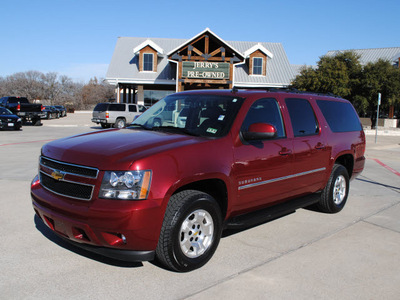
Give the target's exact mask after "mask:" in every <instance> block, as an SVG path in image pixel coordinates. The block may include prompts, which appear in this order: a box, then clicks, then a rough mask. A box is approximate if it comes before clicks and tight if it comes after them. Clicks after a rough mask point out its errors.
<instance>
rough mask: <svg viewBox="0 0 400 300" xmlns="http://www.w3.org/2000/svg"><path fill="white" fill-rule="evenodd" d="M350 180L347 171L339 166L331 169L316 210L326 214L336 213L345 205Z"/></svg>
mask: <svg viewBox="0 0 400 300" xmlns="http://www.w3.org/2000/svg"><path fill="white" fill-rule="evenodd" d="M349 187H350V180H349V174H348V172H347V169H346V168H345V167H344V166H342V165H339V164H335V165H334V166H333V168H332V173H331V176H330V177H329V180H328V183H327V184H326V186H325V188H324V190H323V191H322V194H321V200H320V201H319V203H318V208H319V209H320V210H321V211H323V212H327V213H337V212H339V211H341V210H342V209H343V207H344V205H345V204H346V201H347V196H348V195H349Z"/></svg>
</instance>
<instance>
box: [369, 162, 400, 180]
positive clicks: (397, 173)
mask: <svg viewBox="0 0 400 300" xmlns="http://www.w3.org/2000/svg"><path fill="white" fill-rule="evenodd" d="M372 160H374V161H375V162H377V163H378V164H380V165H381V166H382V167H384V168H385V169H387V170H389V171H390V172H392V173H393V174H396V175H397V176H400V172H397V171H396V170H395V169H393V168H391V167H389V166H388V165H386V164H384V163H383V162H381V161H380V160H379V159H376V158H373V159H372Z"/></svg>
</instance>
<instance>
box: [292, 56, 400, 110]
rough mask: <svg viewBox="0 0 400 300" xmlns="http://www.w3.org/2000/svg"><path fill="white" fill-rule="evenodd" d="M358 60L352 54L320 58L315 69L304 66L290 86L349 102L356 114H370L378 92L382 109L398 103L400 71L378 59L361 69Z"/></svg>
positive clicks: (373, 108) (374, 107) (357, 57)
mask: <svg viewBox="0 0 400 300" xmlns="http://www.w3.org/2000/svg"><path fill="white" fill-rule="evenodd" d="M359 59H360V57H359V56H358V55H356V54H355V53H354V52H352V51H346V52H341V53H339V54H337V55H336V56H332V57H331V56H329V57H328V56H323V57H321V58H320V60H319V61H318V63H317V68H311V67H308V68H307V67H304V68H303V69H302V70H301V72H300V75H298V76H297V77H296V78H295V79H294V81H293V83H292V86H293V87H294V88H297V89H299V90H306V91H311V92H323V93H333V94H335V95H338V96H341V97H343V98H346V99H348V100H350V101H351V102H352V103H353V105H354V107H355V108H356V110H357V111H358V112H359V113H364V114H366V113H368V114H371V113H373V112H374V111H375V109H376V102H377V99H378V93H381V94H382V99H386V102H383V106H382V108H383V109H384V110H388V108H389V106H390V105H395V104H398V103H399V101H400V100H399V97H400V69H398V68H395V67H393V66H392V64H391V63H390V62H389V61H384V60H378V61H377V62H375V63H368V64H367V65H365V66H364V67H363V66H362V65H361V63H360V61H359Z"/></svg>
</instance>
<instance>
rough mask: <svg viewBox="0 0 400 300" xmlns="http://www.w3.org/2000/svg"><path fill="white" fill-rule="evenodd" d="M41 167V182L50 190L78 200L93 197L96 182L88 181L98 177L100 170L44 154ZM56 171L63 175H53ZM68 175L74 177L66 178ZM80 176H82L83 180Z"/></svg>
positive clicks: (41, 158)
mask: <svg viewBox="0 0 400 300" xmlns="http://www.w3.org/2000/svg"><path fill="white" fill-rule="evenodd" d="M39 169H40V172H39V176H40V183H41V185H42V186H43V187H44V188H45V189H47V190H48V191H50V192H53V193H55V194H57V195H61V196H64V197H69V198H73V199H78V200H85V201H89V200H91V199H92V196H93V190H94V184H88V183H87V182H88V180H89V181H92V182H93V180H90V179H96V178H97V175H98V172H99V171H98V170H97V169H95V168H91V167H86V166H79V165H74V164H69V163H64V162H61V161H56V160H53V159H49V158H46V157H43V156H42V157H40V166H39ZM49 171H50V172H49ZM55 173H56V174H57V175H60V174H61V176H60V177H56V176H53V174H55ZM68 175H73V176H72V178H73V179H69V180H66V179H65V177H66V176H68ZM70 177H71V176H70ZM79 178H82V181H80V180H79Z"/></svg>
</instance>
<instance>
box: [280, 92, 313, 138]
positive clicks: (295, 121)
mask: <svg viewBox="0 0 400 300" xmlns="http://www.w3.org/2000/svg"><path fill="white" fill-rule="evenodd" d="M286 106H287V108H288V111H289V115H290V120H291V121H292V127H293V133H294V136H295V137H297V136H305V135H313V134H318V132H319V125H318V122H317V118H316V117H315V114H314V110H313V109H312V107H311V104H310V102H308V101H307V100H306V99H294V98H290V99H286Z"/></svg>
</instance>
